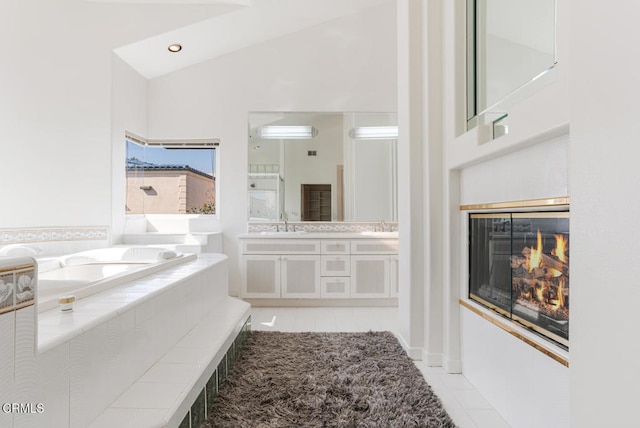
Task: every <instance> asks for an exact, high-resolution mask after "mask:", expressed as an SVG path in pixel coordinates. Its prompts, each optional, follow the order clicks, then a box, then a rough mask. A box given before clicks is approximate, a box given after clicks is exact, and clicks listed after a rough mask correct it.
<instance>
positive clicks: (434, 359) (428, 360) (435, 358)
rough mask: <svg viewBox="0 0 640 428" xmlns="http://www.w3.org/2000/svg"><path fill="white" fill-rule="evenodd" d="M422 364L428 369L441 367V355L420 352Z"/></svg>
mask: <svg viewBox="0 0 640 428" xmlns="http://www.w3.org/2000/svg"><path fill="white" fill-rule="evenodd" d="M422 362H424V364H425V365H426V366H428V367H442V354H440V353H438V354H434V353H429V352H422Z"/></svg>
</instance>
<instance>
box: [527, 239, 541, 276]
mask: <svg viewBox="0 0 640 428" xmlns="http://www.w3.org/2000/svg"><path fill="white" fill-rule="evenodd" d="M528 264H529V266H528V267H529V272H531V271H532V270H533V268H537V267H540V266H542V235H541V234H540V229H538V245H537V248H531V254H530V255H529V260H528Z"/></svg>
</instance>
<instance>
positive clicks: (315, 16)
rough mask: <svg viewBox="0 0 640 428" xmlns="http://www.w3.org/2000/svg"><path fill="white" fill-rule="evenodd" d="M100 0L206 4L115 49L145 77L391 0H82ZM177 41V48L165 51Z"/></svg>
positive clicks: (97, 0)
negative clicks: (194, 18)
mask: <svg viewBox="0 0 640 428" xmlns="http://www.w3.org/2000/svg"><path fill="white" fill-rule="evenodd" d="M86 1H90V2H100V3H119V4H124V3H140V4H181V5H193V4H197V5H207V7H206V8H205V9H204V10H203V15H202V20H200V21H198V22H195V23H193V24H190V25H186V26H183V27H180V28H175V29H173V30H171V31H169V32H166V33H163V34H157V35H154V36H152V37H149V38H147V39H144V40H139V41H136V42H134V43H130V44H128V45H126V46H121V47H118V48H117V49H115V52H116V54H117V55H119V56H120V57H121V58H122V59H123V60H124V61H126V62H127V63H128V64H129V65H130V66H131V67H133V68H134V69H135V70H137V71H138V72H139V73H140V74H141V75H143V76H145V77H146V78H149V79H152V78H154V77H158V76H162V75H164V74H167V73H171V72H173V71H176V70H179V69H181V68H184V67H188V66H191V65H194V64H197V63H200V62H203V61H207V60H210V59H213V58H216V57H218V56H220V55H224V54H228V53H231V52H233V51H236V50H239V49H242V48H246V47H249V46H252V45H255V44H259V43H262V42H265V41H268V40H271V39H275V38H277V37H281V36H284V35H287V34H291V33H294V32H296V31H300V30H303V29H305V28H308V27H311V26H315V25H320V24H322V23H324V22H328V21H331V20H334V19H337V18H340V17H343V16H346V15H349V14H354V13H357V12H359V11H361V10H364V9H366V8H369V7H373V6H377V5H379V4H382V3H387V2H390V1H393V0H186V1H185V0H86ZM174 43H177V44H180V45H181V46H182V50H181V51H180V52H178V53H172V52H169V50H168V49H167V48H168V46H169V45H171V44H174Z"/></svg>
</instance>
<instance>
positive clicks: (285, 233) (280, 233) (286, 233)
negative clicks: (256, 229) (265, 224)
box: [260, 230, 307, 236]
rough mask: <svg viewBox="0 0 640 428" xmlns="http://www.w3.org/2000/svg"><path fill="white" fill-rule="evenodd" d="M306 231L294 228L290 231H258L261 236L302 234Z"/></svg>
mask: <svg viewBox="0 0 640 428" xmlns="http://www.w3.org/2000/svg"><path fill="white" fill-rule="evenodd" d="M305 233H307V231H306V230H296V231H291V232H273V231H264V232H260V235H263V236H265V235H266V236H290V235H304V234H305Z"/></svg>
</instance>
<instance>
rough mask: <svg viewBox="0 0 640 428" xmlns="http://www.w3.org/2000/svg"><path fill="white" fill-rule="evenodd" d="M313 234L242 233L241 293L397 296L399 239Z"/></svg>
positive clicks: (259, 295) (280, 296)
mask: <svg viewBox="0 0 640 428" xmlns="http://www.w3.org/2000/svg"><path fill="white" fill-rule="evenodd" d="M314 235H315V236H313V237H306V236H305V237H302V236H300V237H296V238H279V237H277V235H276V236H269V237H268V238H265V237H260V236H256V237H252V236H251V234H247V235H244V236H242V237H241V251H242V254H241V270H242V297H244V298H260V299H263V298H267V299H289V298H296V299H300V298H316V299H317V298H321V299H353V298H366V299H371V298H395V297H397V289H398V288H397V282H398V281H397V276H398V274H397V270H398V269H397V260H398V240H397V239H374V238H369V237H367V238H354V237H350V239H345V238H341V237H338V238H336V237H335V235H337V234H335V235H333V237H328V236H326V235H321V234H314ZM325 236H326V237H325Z"/></svg>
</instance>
